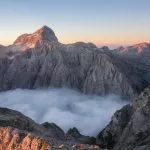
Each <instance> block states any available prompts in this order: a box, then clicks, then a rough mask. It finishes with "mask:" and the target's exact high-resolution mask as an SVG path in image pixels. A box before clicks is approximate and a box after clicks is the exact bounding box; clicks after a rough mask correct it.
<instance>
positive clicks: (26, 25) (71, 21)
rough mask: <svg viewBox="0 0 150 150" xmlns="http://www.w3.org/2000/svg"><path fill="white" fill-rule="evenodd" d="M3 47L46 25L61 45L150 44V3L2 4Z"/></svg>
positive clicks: (34, 0) (22, 0) (21, 0)
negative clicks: (74, 43) (91, 43)
mask: <svg viewBox="0 0 150 150" xmlns="http://www.w3.org/2000/svg"><path fill="white" fill-rule="evenodd" d="M0 18H1V19H0V44H4V45H7V44H11V43H13V41H14V40H15V39H16V37H17V36H18V35H20V34H22V33H31V32H34V31H35V30H36V29H38V28H40V27H41V26H43V25H47V26H49V27H51V28H52V29H53V30H54V31H55V33H56V35H57V37H58V39H59V41H60V42H63V43H72V42H76V41H85V42H93V43H95V44H97V45H107V44H110V45H111V44H112V45H124V44H129V45H130V44H134V43H140V42H150V0H1V1H0Z"/></svg>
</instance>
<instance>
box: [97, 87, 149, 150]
mask: <svg viewBox="0 0 150 150" xmlns="http://www.w3.org/2000/svg"><path fill="white" fill-rule="evenodd" d="M97 143H98V144H99V145H101V146H102V147H103V148H108V149H113V150H133V149H134V150H146V149H149V147H150V145H149V143H150V89H145V91H144V92H142V93H141V95H140V96H139V97H138V98H136V99H134V100H133V103H132V104H130V105H127V106H125V107H123V108H122V109H121V110H119V111H117V112H116V113H115V114H114V116H113V117H112V120H111V122H110V123H109V125H108V126H107V127H106V128H105V129H104V130H103V131H101V132H100V133H99V134H98V136H97Z"/></svg>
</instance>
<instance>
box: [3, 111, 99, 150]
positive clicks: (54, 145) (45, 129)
mask: <svg viewBox="0 0 150 150" xmlns="http://www.w3.org/2000/svg"><path fill="white" fill-rule="evenodd" d="M76 131H77V129H76V130H72V129H70V130H69V131H68V133H67V134H66V133H64V131H63V130H62V129H60V128H59V127H58V126H57V125H55V124H54V123H48V122H45V123H43V124H41V125H40V124H37V123H35V122H34V121H33V120H31V119H30V118H28V117H26V116H24V115H23V114H21V113H19V112H17V111H14V110H11V109H7V108H0V150H51V149H52V150H56V149H66V150H67V149H74V150H77V149H78V150H80V149H82V148H84V149H88V148H90V147H93V148H92V149H95V150H98V149H99V146H97V145H95V142H96V140H95V138H92V137H88V136H83V135H81V134H80V133H79V132H78V136H77V133H76ZM94 147H95V148H94Z"/></svg>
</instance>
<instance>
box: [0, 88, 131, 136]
mask: <svg viewBox="0 0 150 150" xmlns="http://www.w3.org/2000/svg"><path fill="white" fill-rule="evenodd" d="M127 103H128V101H123V100H121V99H120V97H119V96H116V95H107V96H95V95H93V96H91V95H84V94H81V93H79V92H77V91H73V90H69V89H64V88H62V89H42V90H21V89H17V90H12V91H7V92H1V93H0V107H8V108H11V109H15V110H18V111H20V112H22V113H23V114H25V115H27V116H29V117H31V118H32V119H33V120H35V121H36V122H38V123H43V122H45V121H48V122H54V123H56V124H57V125H59V126H60V127H61V128H62V129H64V130H65V131H67V130H68V129H69V128H71V127H77V128H78V129H79V131H80V132H81V133H82V134H84V135H97V134H98V132H99V131H100V130H101V129H103V128H104V127H105V125H107V123H108V122H109V121H110V119H111V116H112V115H113V113H114V112H115V111H116V110H117V109H120V108H121V107H122V106H123V105H125V104H127Z"/></svg>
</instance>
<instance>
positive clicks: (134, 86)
mask: <svg viewBox="0 0 150 150" xmlns="http://www.w3.org/2000/svg"><path fill="white" fill-rule="evenodd" d="M0 56H1V58H0V91H4V90H9V89H16V88H42V87H49V86H51V87H68V88H74V89H78V90H80V91H81V92H84V93H88V94H110V93H115V94H118V95H121V96H122V97H124V98H131V97H134V96H136V95H137V94H138V93H139V92H141V91H142V90H143V89H144V88H145V87H147V85H149V83H150V81H149V77H150V73H149V71H150V70H149V66H148V65H149V61H146V63H144V65H143V63H140V62H139V61H138V60H137V59H132V60H131V59H130V60H128V58H126V57H122V55H119V54H118V53H116V51H114V52H112V51H110V50H108V49H106V50H103V49H99V48H97V47H96V46H95V45H94V44H92V43H83V42H77V43H74V44H67V45H64V44H61V43H60V42H59V41H58V39H57V37H56V36H55V33H54V32H53V31H52V30H51V29H50V28H48V27H46V26H44V27H42V28H41V29H39V30H37V31H36V32H34V33H33V34H24V35H22V36H20V37H18V38H17V40H16V41H15V42H14V44H13V45H10V46H8V47H2V46H1V48H0ZM134 60H135V61H134ZM137 61H138V62H139V63H138V65H137ZM147 64H148V65H147ZM139 66H140V68H139Z"/></svg>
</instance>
